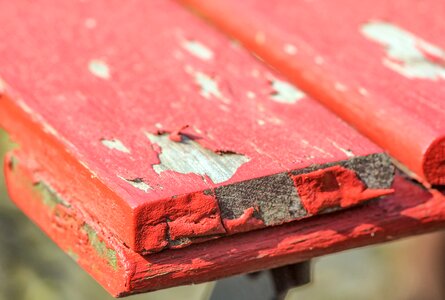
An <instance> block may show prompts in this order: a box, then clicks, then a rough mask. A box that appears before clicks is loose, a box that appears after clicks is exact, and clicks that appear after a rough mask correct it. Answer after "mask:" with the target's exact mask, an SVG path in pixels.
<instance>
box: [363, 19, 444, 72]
mask: <svg viewBox="0 0 445 300" xmlns="http://www.w3.org/2000/svg"><path fill="white" fill-rule="evenodd" d="M361 32H362V34H363V35H364V36H366V37H367V38H368V39H370V40H372V41H374V42H377V43H379V44H381V45H383V46H385V48H386V54H387V57H385V58H384V59H383V64H384V65H385V66H386V67H388V68H390V69H391V70H393V71H395V72H397V73H399V74H401V75H403V76H405V77H408V78H419V79H430V80H438V79H445V51H444V50H442V49H440V48H438V47H437V46H435V45H432V44H430V43H428V42H426V41H425V40H423V39H421V38H419V37H417V36H415V35H414V34H412V33H410V32H408V31H406V30H404V29H402V28H400V27H398V26H396V25H394V24H391V23H387V22H383V21H372V22H369V23H367V24H365V25H363V26H362V27H361Z"/></svg>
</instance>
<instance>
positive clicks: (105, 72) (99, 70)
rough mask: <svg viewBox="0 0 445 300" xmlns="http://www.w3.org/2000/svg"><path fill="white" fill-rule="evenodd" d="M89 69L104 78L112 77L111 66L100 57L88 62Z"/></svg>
mask: <svg viewBox="0 0 445 300" xmlns="http://www.w3.org/2000/svg"><path fill="white" fill-rule="evenodd" d="M88 70H89V71H90V72H91V74H93V75H94V76H96V77H99V78H102V79H109V78H110V68H109V67H108V65H107V63H106V62H104V61H103V60H100V59H92V60H90V61H89V63H88Z"/></svg>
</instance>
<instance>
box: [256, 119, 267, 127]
mask: <svg viewBox="0 0 445 300" xmlns="http://www.w3.org/2000/svg"><path fill="white" fill-rule="evenodd" d="M257 123H258V125H260V126H263V125H264V124H266V122H264V120H257Z"/></svg>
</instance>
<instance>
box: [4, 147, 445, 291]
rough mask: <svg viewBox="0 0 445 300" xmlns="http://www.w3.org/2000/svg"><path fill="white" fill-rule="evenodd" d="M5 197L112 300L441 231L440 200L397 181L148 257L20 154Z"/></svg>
mask: <svg viewBox="0 0 445 300" xmlns="http://www.w3.org/2000/svg"><path fill="white" fill-rule="evenodd" d="M5 170H6V180H7V185H8V189H9V191H10V194H11V197H12V199H13V200H14V202H15V203H16V204H17V206H18V207H19V208H21V209H22V210H23V211H24V212H25V214H26V215H28V216H29V217H30V218H31V219H32V220H33V221H34V222H36V223H37V224H38V225H39V226H40V227H41V228H42V229H43V230H44V231H45V232H46V233H47V234H48V235H49V236H50V237H51V238H52V239H53V240H54V241H55V242H56V243H57V244H58V245H59V246H60V247H61V248H62V249H63V250H64V251H65V252H67V253H68V254H69V255H70V256H71V257H72V258H73V259H75V260H76V262H77V263H78V264H79V265H80V266H82V267H83V268H84V269H85V270H86V271H87V272H89V273H90V274H91V275H92V276H93V277H94V278H95V279H96V280H97V281H98V282H99V283H100V284H101V285H102V286H103V287H104V288H105V289H107V290H108V291H109V292H110V293H111V294H112V295H114V296H125V295H130V294H134V293H139V292H147V291H153V290H156V289H161V288H167V287H171V286H177V285H184V284H191V283H199V282H205V281H210V280H215V279H218V278H221V277H225V276H230V275H235V274H240V273H246V272H253V271H258V270H260V269H264V268H272V267H277V266H280V265H285V264H290V263H295V262H298V261H303V260H307V259H310V258H313V257H316V256H320V255H325V254H328V253H333V252H337V251H341V250H345V249H350V248H353V247H359V246H364V245H370V244H374V243H380V242H384V241H389V240H394V239H398V238H401V237H404V236H407V235H413V234H418V233H424V232H428V231H430V230H434V229H438V228H443V227H444V225H445V196H444V195H443V194H442V193H440V192H438V191H436V190H430V191H427V190H425V189H424V188H422V187H421V186H420V185H418V184H414V183H412V181H410V180H406V179H404V178H403V177H401V176H399V175H398V176H396V179H395V184H394V187H395V189H396V193H395V194H394V195H391V196H388V197H387V198H386V199H385V200H384V201H381V200H376V201H371V202H368V203H366V204H364V205H361V206H357V207H354V208H351V209H348V210H344V211H338V212H334V213H332V214H326V215H323V216H320V217H316V218H308V219H306V220H303V221H299V222H291V223H288V224H285V225H280V226H275V227H270V228H266V229H263V230H259V231H252V232H249V233H243V234H238V235H233V236H229V237H226V238H222V239H218V240H214V241H208V242H204V243H200V244H195V245H192V246H189V247H187V248H184V249H180V250H174V249H173V250H165V251H163V252H160V253H153V254H148V255H145V256H144V255H141V254H138V253H136V252H134V251H132V250H131V249H129V248H128V247H125V246H124V245H123V244H122V243H121V242H120V241H118V240H117V239H116V238H115V237H114V236H113V235H112V234H110V233H109V232H107V231H106V230H105V229H104V228H103V227H101V226H98V225H97V223H96V222H95V220H94V219H91V218H89V217H88V216H87V215H84V214H82V213H81V212H79V211H78V210H77V209H76V208H75V207H74V206H72V205H71V201H72V200H74V199H60V197H59V195H60V194H62V192H61V191H59V190H54V189H52V188H49V187H48V186H46V184H45V172H44V171H42V168H41V167H40V166H39V165H38V164H36V163H35V162H31V161H29V159H28V158H27V156H25V157H21V156H20V153H17V152H16V153H15V154H14V155H13V156H11V155H9V157H7V159H6V160H5Z"/></svg>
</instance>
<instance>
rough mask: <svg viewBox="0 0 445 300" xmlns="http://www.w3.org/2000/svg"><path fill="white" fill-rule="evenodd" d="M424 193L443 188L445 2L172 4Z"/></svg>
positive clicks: (229, 0) (191, 0)
mask: <svg viewBox="0 0 445 300" xmlns="http://www.w3.org/2000/svg"><path fill="white" fill-rule="evenodd" d="M180 2H182V3H185V4H187V5H189V6H190V7H192V8H193V10H194V11H195V12H198V13H199V14H201V15H203V16H204V17H205V18H206V19H208V20H210V22H211V23H214V24H216V25H217V26H218V27H219V28H221V29H222V30H223V31H225V32H226V33H228V34H229V35H231V36H232V37H233V38H235V39H236V40H239V41H240V42H241V44H243V45H244V46H246V47H247V48H249V49H250V50H251V51H253V52H254V53H255V54H256V55H258V56H259V57H261V58H262V59H263V60H264V61H265V62H266V63H268V64H270V65H272V66H273V67H275V68H276V69H277V70H279V71H280V72H282V73H283V74H284V75H286V76H287V78H289V79H290V80H291V81H292V82H293V83H294V84H297V85H298V86H299V87H301V88H302V89H303V90H304V91H305V92H306V93H308V94H309V95H311V96H313V97H314V98H315V99H317V100H319V101H320V102H322V103H323V104H324V105H326V106H327V107H328V108H330V109H331V110H332V111H334V112H335V113H337V114H338V115H339V116H341V117H342V118H343V119H344V120H346V121H347V122H348V123H350V124H351V125H353V126H354V127H356V128H357V129H359V131H361V132H362V133H363V134H365V135H366V136H368V137H369V138H371V139H372V140H373V141H374V142H376V143H377V144H378V145H380V146H381V147H383V148H384V149H386V150H388V151H389V153H390V154H391V155H392V156H393V157H395V158H396V159H397V160H399V161H400V162H401V163H402V164H404V165H405V166H407V167H408V168H409V169H410V170H411V171H412V172H414V173H415V174H416V175H417V177H418V179H420V180H422V181H426V182H427V183H430V184H439V185H442V184H445V101H444V95H445V84H444V83H445V39H444V38H443V33H444V32H445V22H443V12H444V11H445V2H444V1H442V0H427V1H414V2H413V1H409V0H396V1H386V0H377V1H355V0H336V1H293V0H278V1H262V0H246V1H237V0H212V1H206V0H180Z"/></svg>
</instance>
